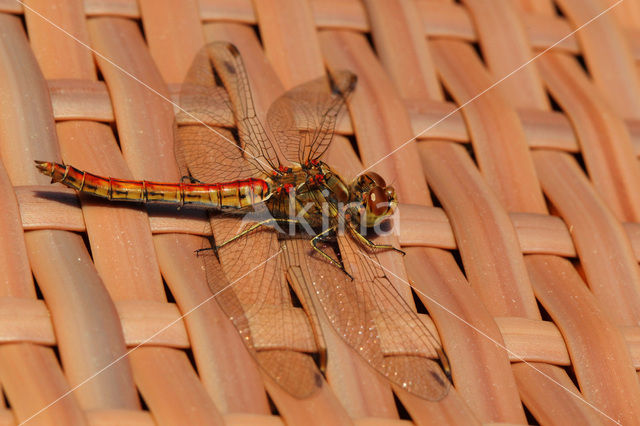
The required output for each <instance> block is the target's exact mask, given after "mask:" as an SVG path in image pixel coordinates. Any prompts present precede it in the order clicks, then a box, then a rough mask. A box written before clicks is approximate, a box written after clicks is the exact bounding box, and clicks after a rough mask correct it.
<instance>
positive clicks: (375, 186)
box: [351, 172, 398, 227]
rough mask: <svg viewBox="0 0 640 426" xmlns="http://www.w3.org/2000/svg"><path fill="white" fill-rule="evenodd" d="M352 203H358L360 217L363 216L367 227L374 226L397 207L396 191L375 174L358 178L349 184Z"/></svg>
mask: <svg viewBox="0 0 640 426" xmlns="http://www.w3.org/2000/svg"><path fill="white" fill-rule="evenodd" d="M351 186H352V187H351V194H352V195H353V197H354V199H353V200H352V201H356V202H360V203H361V207H360V209H359V210H360V216H361V219H363V218H362V216H363V215H364V216H365V217H364V220H365V223H366V226H367V227H373V226H375V225H376V224H377V223H378V222H379V221H380V220H381V219H384V218H386V217H389V216H391V215H392V214H393V212H394V211H395V209H396V207H397V206H398V198H397V197H396V191H395V189H393V187H392V186H387V184H386V182H385V181H384V179H383V178H382V176H380V175H379V174H377V173H373V172H369V173H365V174H363V175H360V176H358V177H357V178H356V179H355V181H354V182H353V183H352V184H351Z"/></svg>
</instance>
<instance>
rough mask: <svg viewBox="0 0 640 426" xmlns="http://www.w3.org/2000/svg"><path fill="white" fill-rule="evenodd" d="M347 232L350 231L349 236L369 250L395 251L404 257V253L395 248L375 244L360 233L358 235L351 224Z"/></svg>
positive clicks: (388, 245)
mask: <svg viewBox="0 0 640 426" xmlns="http://www.w3.org/2000/svg"><path fill="white" fill-rule="evenodd" d="M349 231H351V235H353V236H354V237H355V238H356V240H358V242H360V244H362V245H364V246H367V247H369V248H370V249H380V250H395V251H397V252H398V253H402V255H403V256H404V255H406V254H407V253H405V252H404V251H402V250H400V249H397V248H395V247H394V246H392V245H390V244H376V243H374V242H373V241H371V240H370V239H368V238H367V237H365V236H364V235H362V234H361V233H359V232H358V231H357V230H356V229H355V228H354V227H353V226H352V225H351V224H349Z"/></svg>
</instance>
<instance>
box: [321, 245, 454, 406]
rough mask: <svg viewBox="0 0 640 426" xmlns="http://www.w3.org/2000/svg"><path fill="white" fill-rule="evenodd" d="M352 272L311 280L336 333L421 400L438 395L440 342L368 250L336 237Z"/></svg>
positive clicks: (445, 385) (445, 384) (444, 383)
mask: <svg viewBox="0 0 640 426" xmlns="http://www.w3.org/2000/svg"><path fill="white" fill-rule="evenodd" d="M339 244H340V252H341V254H342V258H343V260H344V259H348V264H347V265H348V266H347V269H348V270H349V272H350V273H351V274H352V275H353V277H354V280H353V281H351V280H349V279H348V278H347V277H345V281H344V283H342V284H341V285H324V283H323V282H322V281H321V280H317V281H315V282H314V290H315V294H317V297H318V299H319V301H320V305H321V306H322V308H323V310H324V312H325V314H326V315H327V317H328V318H329V322H330V323H331V324H332V325H333V326H334V328H335V329H336V331H337V332H338V335H339V336H341V337H342V338H343V339H344V340H345V341H346V342H347V344H349V346H351V347H352V348H353V350H355V351H356V352H357V353H358V354H359V355H360V356H362V358H364V359H365V361H367V362H368V363H369V365H371V366H372V367H373V368H374V369H375V370H377V371H378V372H379V373H381V374H382V375H384V376H385V377H386V378H387V379H388V380H390V381H391V382H392V383H394V384H395V385H397V386H399V387H400V388H402V389H405V390H407V391H409V392H411V393H412V394H414V395H417V396H419V397H421V398H424V399H427V400H431V401H437V400H440V399H441V398H443V397H444V396H445V395H446V394H447V392H448V390H449V386H450V383H449V381H448V380H447V378H446V376H445V374H444V373H443V372H442V370H441V368H440V366H439V365H438V363H437V362H435V361H434V360H432V359H431V358H432V357H436V356H437V350H436V347H438V348H439V343H438V341H437V340H436V338H435V337H434V336H433V335H432V334H431V332H430V331H429V329H428V328H427V327H426V325H425V323H423V322H422V320H421V319H420V318H419V316H418V314H417V313H416V312H415V311H414V310H412V309H411V308H410V307H409V306H408V305H407V303H406V302H405V301H404V299H403V298H402V296H401V295H400V294H399V293H398V292H397V290H396V289H395V288H394V287H393V286H392V285H391V283H390V282H389V280H388V279H387V277H386V276H385V274H384V270H383V269H382V268H381V267H380V266H379V264H378V263H377V262H378V261H377V259H376V258H375V257H373V254H371V253H369V252H367V251H366V250H365V249H364V248H362V247H361V246H360V245H359V244H358V243H357V242H355V241H354V240H353V239H352V238H351V237H350V236H342V235H341V236H340V237H339Z"/></svg>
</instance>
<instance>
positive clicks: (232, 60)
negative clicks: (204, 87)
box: [207, 42, 280, 174]
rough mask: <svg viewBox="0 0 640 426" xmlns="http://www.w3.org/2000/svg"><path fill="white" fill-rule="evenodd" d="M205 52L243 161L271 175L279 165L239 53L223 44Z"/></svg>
mask: <svg viewBox="0 0 640 426" xmlns="http://www.w3.org/2000/svg"><path fill="white" fill-rule="evenodd" d="M207 49H208V52H209V55H210V57H211V60H212V62H213V65H214V67H215V70H216V72H217V74H218V76H219V77H220V79H221V80H222V82H223V84H224V86H225V88H226V89H227V93H228V94H229V98H230V100H231V105H232V106H233V111H234V115H235V118H236V123H237V126H238V135H239V136H240V142H241V148H242V149H243V150H244V153H245V158H246V159H247V160H248V161H250V162H252V163H253V164H254V165H255V166H256V167H257V168H259V169H261V170H262V171H263V172H264V173H265V174H271V172H273V171H274V170H276V169H277V166H279V165H280V161H279V160H278V155H277V150H276V149H275V147H274V146H273V144H272V143H271V141H270V140H269V137H268V136H267V133H266V132H265V130H264V128H263V127H262V123H261V122H260V120H259V119H258V115H257V113H256V109H255V105H254V102H253V96H252V95H251V86H250V83H249V76H248V75H247V70H246V68H245V66H244V62H243V61H242V56H240V52H239V51H238V49H237V48H236V47H235V46H234V45H233V44H231V43H227V42H215V43H211V44H209V45H208V46H207Z"/></svg>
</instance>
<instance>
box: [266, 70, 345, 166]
mask: <svg viewBox="0 0 640 426" xmlns="http://www.w3.org/2000/svg"><path fill="white" fill-rule="evenodd" d="M331 77H332V78H331V79H329V78H327V77H321V78H318V79H315V80H312V81H310V82H307V83H304V84H302V85H300V86H296V87H294V88H293V89H291V90H289V91H287V92H286V93H285V94H284V95H282V96H281V97H279V98H278V99H277V100H276V101H275V102H274V103H273V104H272V105H271V107H270V108H269V111H268V113H267V124H268V126H269V130H270V131H271V133H272V134H273V136H274V137H275V138H276V140H277V141H278V146H279V147H280V150H281V151H282V153H283V155H284V156H285V158H286V159H287V160H289V161H294V162H298V163H300V164H304V163H305V161H307V160H313V159H318V158H320V157H321V156H322V154H324V152H325V151H326V150H327V148H328V147H329V144H330V143H331V141H332V139H333V133H334V130H335V126H336V122H337V120H338V119H339V117H340V115H341V113H343V112H345V111H346V110H345V109H344V105H345V103H346V100H347V99H348V97H349V95H350V94H351V93H352V92H353V90H354V89H355V86H356V81H357V79H356V76H355V74H353V73H351V72H349V71H339V72H336V73H335V74H332V76H331Z"/></svg>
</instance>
